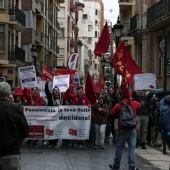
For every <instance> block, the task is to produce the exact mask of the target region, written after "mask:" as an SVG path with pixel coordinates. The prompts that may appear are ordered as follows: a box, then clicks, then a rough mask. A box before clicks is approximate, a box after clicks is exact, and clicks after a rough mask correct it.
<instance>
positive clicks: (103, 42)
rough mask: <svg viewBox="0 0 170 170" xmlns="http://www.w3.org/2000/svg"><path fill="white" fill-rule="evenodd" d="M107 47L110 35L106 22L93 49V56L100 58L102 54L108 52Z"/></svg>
mask: <svg viewBox="0 0 170 170" xmlns="http://www.w3.org/2000/svg"><path fill="white" fill-rule="evenodd" d="M109 46H110V33H109V29H108V25H107V22H106V24H105V26H104V28H103V30H102V33H101V35H100V38H99V41H98V43H97V44H96V47H95V49H94V54H95V55H97V56H100V57H101V55H102V54H104V53H107V52H108V48H109Z"/></svg>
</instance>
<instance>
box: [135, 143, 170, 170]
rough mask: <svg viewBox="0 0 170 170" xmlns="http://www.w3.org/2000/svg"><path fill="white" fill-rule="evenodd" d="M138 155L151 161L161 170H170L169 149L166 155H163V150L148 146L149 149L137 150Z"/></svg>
mask: <svg viewBox="0 0 170 170" xmlns="http://www.w3.org/2000/svg"><path fill="white" fill-rule="evenodd" d="M136 154H137V155H139V156H141V157H142V158H144V159H145V160H147V161H149V162H150V163H151V164H152V165H154V166H155V167H157V168H159V169H161V170H169V165H170V151H169V150H168V148H167V153H166V155H163V152H162V148H158V149H157V148H154V147H150V146H147V149H138V148H137V149H136Z"/></svg>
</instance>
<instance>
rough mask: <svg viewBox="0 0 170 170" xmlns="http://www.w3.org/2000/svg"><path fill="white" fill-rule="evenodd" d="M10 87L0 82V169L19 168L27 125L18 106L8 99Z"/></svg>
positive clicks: (27, 129) (27, 130) (26, 134)
mask: <svg viewBox="0 0 170 170" xmlns="http://www.w3.org/2000/svg"><path fill="white" fill-rule="evenodd" d="M10 94H11V87H10V85H9V84H8V83H6V82H1V83H0V110H1V112H0V136H1V139H0V170H12V169H20V163H19V160H20V146H21V142H22V140H23V139H24V138H26V137H27V136H28V133H29V127H28V123H27V120H26V118H25V116H24V114H23V113H22V112H21V110H20V107H19V106H18V105H17V104H16V103H14V102H13V101H11V100H10V99H9V96H10Z"/></svg>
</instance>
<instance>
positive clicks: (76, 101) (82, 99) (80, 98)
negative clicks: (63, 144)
mask: <svg viewBox="0 0 170 170" xmlns="http://www.w3.org/2000/svg"><path fill="white" fill-rule="evenodd" d="M64 99H65V100H68V99H69V100H72V105H81V106H88V107H91V103H90V101H89V99H88V98H87V97H86V96H84V92H83V87H77V94H75V93H73V89H72V86H71V87H70V88H68V89H67V90H66V92H65V94H64ZM74 142H75V141H74ZM79 143H80V145H79V147H80V149H83V148H84V147H83V142H79ZM75 145H76V143H75Z"/></svg>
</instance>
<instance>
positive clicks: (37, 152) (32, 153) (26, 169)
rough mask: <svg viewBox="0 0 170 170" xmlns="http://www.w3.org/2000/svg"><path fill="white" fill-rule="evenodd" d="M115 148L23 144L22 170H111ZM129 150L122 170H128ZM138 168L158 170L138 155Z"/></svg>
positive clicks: (124, 155) (108, 146)
mask: <svg viewBox="0 0 170 170" xmlns="http://www.w3.org/2000/svg"><path fill="white" fill-rule="evenodd" d="M114 150H115V147H114V145H113V144H112V143H111V141H110V142H109V144H106V148H105V149H96V148H94V146H93V145H91V144H86V145H85V148H84V149H83V150H81V149H80V148H79V147H78V146H76V147H74V148H71V147H69V146H65V145H64V144H63V145H62V146H60V147H58V148H54V149H52V148H48V147H47V146H42V145H41V143H40V146H39V147H38V148H33V147H32V146H29V147H28V146H26V145H25V144H23V146H22V149H21V169H22V170H110V168H109V167H108V165H109V164H110V163H113V160H114ZM127 160H128V150H127V149H125V150H124V152H123V158H122V162H121V168H120V169H121V170H127V169H128V164H127ZM136 166H137V167H138V168H139V169H140V170H158V169H159V168H156V167H155V166H154V165H152V164H151V163H149V161H147V160H145V159H143V158H142V157H141V156H139V155H138V154H137V155H136Z"/></svg>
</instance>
